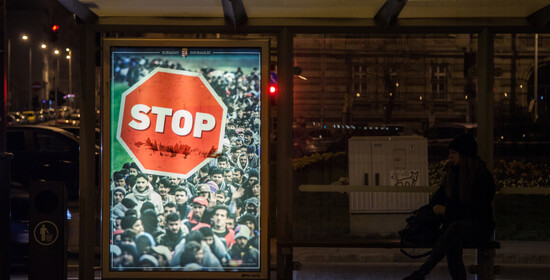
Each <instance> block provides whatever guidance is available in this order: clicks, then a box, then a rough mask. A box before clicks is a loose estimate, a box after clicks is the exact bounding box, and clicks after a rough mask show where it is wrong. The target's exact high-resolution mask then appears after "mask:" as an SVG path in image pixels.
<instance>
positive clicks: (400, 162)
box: [349, 136, 430, 234]
mask: <svg viewBox="0 0 550 280" xmlns="http://www.w3.org/2000/svg"><path fill="white" fill-rule="evenodd" d="M349 184H350V185H352V186H361V185H364V186H380V187H379V188H378V189H377V190H376V191H375V192H371V191H369V192H351V193H350V214H351V217H350V218H351V219H350V221H351V222H352V225H351V232H352V233H355V234H358V233H359V234H362V233H378V234H387V233H388V232H394V231H396V230H399V227H401V226H402V225H404V218H406V216H407V215H408V213H410V212H411V211H413V210H415V209H418V208H419V207H420V206H422V205H424V204H427V203H428V202H429V198H430V194H429V193H427V192H415V191H414V188H415V187H417V186H428V142H427V139H426V138H424V137H422V136H366V137H352V138H350V139H349ZM393 186H403V187H407V188H408V187H410V188H411V192H406V191H405V192H403V191H402V190H400V191H393V190H392V189H391V187H393ZM386 188H387V189H386ZM406 213H407V214H406ZM392 214H393V215H392ZM395 214H405V215H395ZM390 217H394V218H395V217H398V218H397V219H398V220H397V221H395V222H392V221H391V220H392V219H388V218H390ZM380 223H382V224H380ZM388 223H389V224H388ZM358 227H360V228H363V230H361V229H359V228H358ZM365 228H370V230H365Z"/></svg>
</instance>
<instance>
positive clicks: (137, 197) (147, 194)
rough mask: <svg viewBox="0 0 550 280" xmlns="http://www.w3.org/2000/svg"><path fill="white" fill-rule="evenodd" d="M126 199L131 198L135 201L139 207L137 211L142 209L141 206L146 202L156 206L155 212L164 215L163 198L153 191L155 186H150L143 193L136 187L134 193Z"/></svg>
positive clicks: (133, 189)
mask: <svg viewBox="0 0 550 280" xmlns="http://www.w3.org/2000/svg"><path fill="white" fill-rule="evenodd" d="M126 198H129V199H131V200H133V201H134V202H135V203H136V204H137V206H136V207H135V209H136V210H137V211H138V213H139V210H140V209H141V206H142V205H143V203H144V202H146V201H150V202H151V203H153V205H154V206H155V212H156V213H157V214H158V213H164V209H163V208H164V207H163V206H162V198H161V197H160V195H159V194H158V193H156V192H155V191H154V190H153V186H151V184H149V185H148V186H147V188H146V189H145V190H144V191H143V192H139V191H138V190H137V188H136V187H135V186H134V187H133V188H132V193H130V194H128V195H127V196H126Z"/></svg>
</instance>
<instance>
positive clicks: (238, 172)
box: [232, 168, 244, 186]
mask: <svg viewBox="0 0 550 280" xmlns="http://www.w3.org/2000/svg"><path fill="white" fill-rule="evenodd" d="M243 179H244V171H243V170H242V169H241V168H235V169H234V170H233V180H232V181H233V184H237V185H239V186H240V185H242V184H243V182H244V180H243Z"/></svg>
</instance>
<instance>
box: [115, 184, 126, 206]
mask: <svg viewBox="0 0 550 280" xmlns="http://www.w3.org/2000/svg"><path fill="white" fill-rule="evenodd" d="M125 196H126V190H125V189H124V187H123V186H122V187H115V188H114V189H113V206H115V205H117V204H118V203H120V202H121V201H122V199H124V197H125Z"/></svg>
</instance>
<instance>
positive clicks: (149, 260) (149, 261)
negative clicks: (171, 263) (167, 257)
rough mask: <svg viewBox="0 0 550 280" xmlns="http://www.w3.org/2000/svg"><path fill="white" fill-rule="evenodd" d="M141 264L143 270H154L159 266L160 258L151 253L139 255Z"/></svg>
mask: <svg viewBox="0 0 550 280" xmlns="http://www.w3.org/2000/svg"><path fill="white" fill-rule="evenodd" d="M139 266H140V267H143V271H154V270H155V269H156V268H157V267H158V266H159V262H158V260H157V259H156V258H155V257H154V256H152V255H149V254H143V255H141V257H139Z"/></svg>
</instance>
